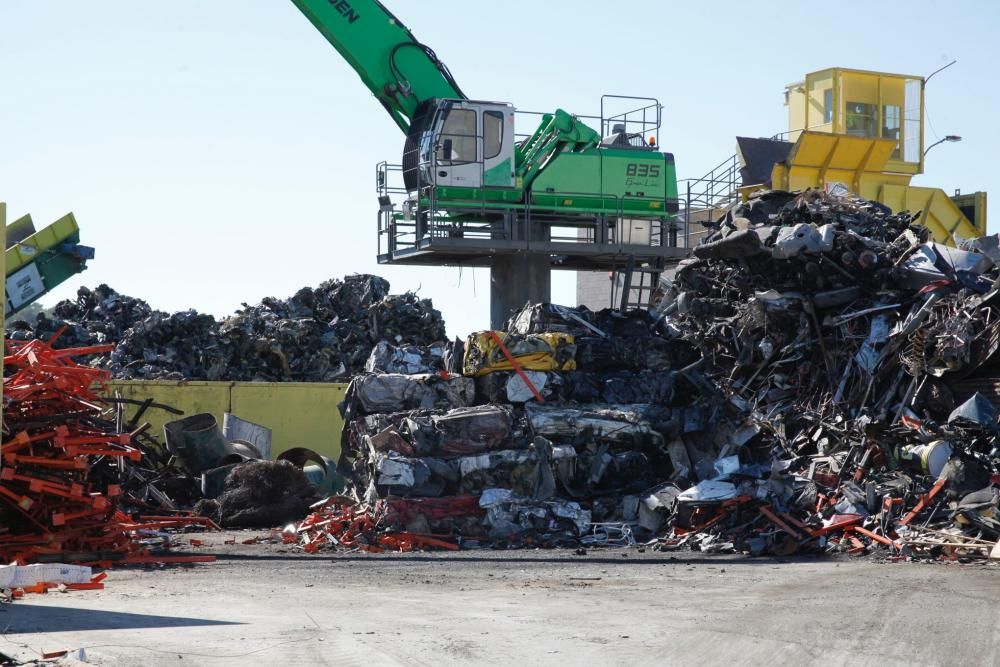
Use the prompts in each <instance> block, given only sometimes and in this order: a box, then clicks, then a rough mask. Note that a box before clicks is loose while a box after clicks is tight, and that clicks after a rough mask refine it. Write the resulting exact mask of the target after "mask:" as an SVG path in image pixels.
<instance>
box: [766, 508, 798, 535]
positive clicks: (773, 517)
mask: <svg viewBox="0 0 1000 667" xmlns="http://www.w3.org/2000/svg"><path fill="white" fill-rule="evenodd" d="M760 513H761V514H763V515H764V516H765V517H767V519H768V520H769V521H770V522H771V523H773V524H774V525H775V526H777V527H778V528H780V529H782V530H783V531H785V532H786V533H788V534H789V535H791V536H792V537H794V538H795V539H797V540H801V539H802V533H800V532H799V531H797V530H795V529H794V528H792V527H791V526H789V525H788V524H787V523H785V522H784V521H783V520H782V519H781V518H780V517H779V516H778V515H776V514H775V513H774V512H772V511H771V509H770V506H768V505H761V507H760Z"/></svg>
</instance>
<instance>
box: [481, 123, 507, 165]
mask: <svg viewBox="0 0 1000 667" xmlns="http://www.w3.org/2000/svg"><path fill="white" fill-rule="evenodd" d="M483 142H484V146H483V152H484V155H483V157H484V158H485V159H487V160H489V159H490V158H495V157H496V156H497V155H500V149H501V148H503V114H502V113H500V112H499V111H487V112H486V113H485V114H483Z"/></svg>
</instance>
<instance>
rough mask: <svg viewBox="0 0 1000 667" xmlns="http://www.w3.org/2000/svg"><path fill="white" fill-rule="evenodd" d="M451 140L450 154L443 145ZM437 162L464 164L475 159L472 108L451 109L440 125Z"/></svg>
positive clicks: (474, 125)
mask: <svg viewBox="0 0 1000 667" xmlns="http://www.w3.org/2000/svg"><path fill="white" fill-rule="evenodd" d="M449 141H450V142H451V155H450V156H449V155H448V154H447V151H446V150H445V145H446V143H447V142H449ZM437 158H438V163H440V164H464V163H468V162H475V161H476V112H475V110H474V109H451V110H450V111H449V112H448V115H447V116H446V117H445V119H444V124H443V125H442V126H441V136H440V137H439V138H438V154H437Z"/></svg>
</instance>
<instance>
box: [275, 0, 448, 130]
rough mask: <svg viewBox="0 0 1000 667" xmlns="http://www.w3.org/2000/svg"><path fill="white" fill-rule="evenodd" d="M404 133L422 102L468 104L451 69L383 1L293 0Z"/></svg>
mask: <svg viewBox="0 0 1000 667" xmlns="http://www.w3.org/2000/svg"><path fill="white" fill-rule="evenodd" d="M292 2H293V3H294V4H295V6H296V7H298V8H299V10H300V11H301V12H302V13H303V14H305V15H306V18H308V19H309V20H310V21H311V22H312V24H313V25H314V26H316V29H317V30H319V31H320V33H322V34H323V36H324V37H326V39H327V41H328V42H330V44H332V45H333V47H334V48H335V49H337V51H338V52H339V53H340V55H341V56H343V57H344V59H345V60H346V61H347V62H348V63H349V64H350V65H351V67H353V68H354V71H355V72H357V73H358V76H360V77H361V80H362V81H363V82H364V84H365V86H367V87H368V90H370V91H372V94H373V95H375V97H376V98H378V100H379V102H381V103H382V106H384V107H385V110H386V111H388V112H389V115H390V116H392V119H393V120H394V121H395V122H396V124H397V125H398V126H399V127H400V129H401V130H403V132H404V133H406V132H408V131H409V128H410V123H411V121H412V120H413V118H414V116H415V115H416V112H417V107H418V106H419V105H420V103H421V102H424V101H426V100H429V99H432V98H450V99H465V94H464V93H462V91H461V89H460V88H459V87H458V84H457V83H455V80H454V79H453V78H452V76H451V73H450V72H449V71H448V68H447V67H446V66H445V65H444V63H442V62H441V61H440V60H439V59H438V57H437V56H436V55H435V54H434V51H432V50H431V49H430V48H428V47H427V46H425V45H423V44H421V43H420V42H419V41H417V38H416V37H414V36H413V34H412V33H411V32H410V30H409V29H408V28H407V27H406V26H405V25H403V24H402V23H401V22H400V21H399V19H397V18H396V17H395V16H393V14H392V12H390V11H389V10H388V9H386V7H385V6H384V5H383V4H382V3H381V2H379V1H378V0H292Z"/></svg>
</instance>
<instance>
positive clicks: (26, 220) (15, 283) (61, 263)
mask: <svg viewBox="0 0 1000 667" xmlns="http://www.w3.org/2000/svg"><path fill="white" fill-rule="evenodd" d="M7 229H8V235H7V240H8V242H9V243H10V247H9V248H7V250H6V252H5V253H4V259H5V263H6V271H5V273H6V280H7V284H6V297H7V299H6V312H7V314H12V313H16V312H17V311H18V310H20V309H22V308H24V307H25V306H27V305H28V304H30V303H32V302H33V301H36V300H38V299H39V298H40V297H42V296H43V295H44V294H46V293H47V292H49V291H51V290H52V289H53V288H55V287H56V286H58V285H59V284H61V283H63V282H65V281H66V280H68V279H69V278H71V277H73V276H75V275H76V274H78V273H80V272H81V271H84V270H85V269H86V268H87V259H89V258H90V257H93V250H92V249H91V248H87V247H85V246H81V245H79V243H80V227H79V225H77V222H76V218H75V217H74V216H73V214H72V213H67V214H66V215H64V216H63V217H61V218H59V219H58V220H56V221H55V222H53V223H52V224H51V225H49V226H48V227H45V228H44V229H41V230H39V231H37V232H35V231H34V225H33V224H32V222H31V217H30V216H24V217H22V218H19V219H18V220H15V221H14V222H12V223H11V224H10V225H9V226H8V228H7Z"/></svg>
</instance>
